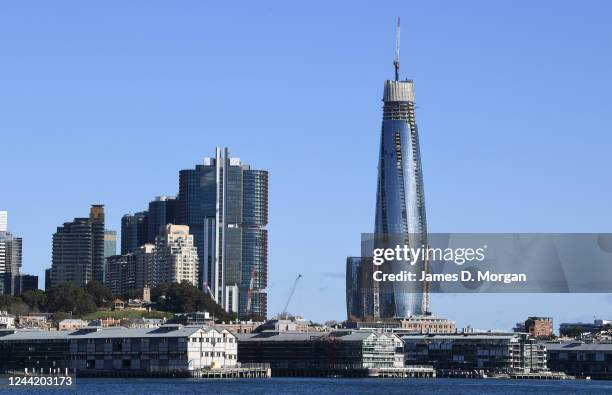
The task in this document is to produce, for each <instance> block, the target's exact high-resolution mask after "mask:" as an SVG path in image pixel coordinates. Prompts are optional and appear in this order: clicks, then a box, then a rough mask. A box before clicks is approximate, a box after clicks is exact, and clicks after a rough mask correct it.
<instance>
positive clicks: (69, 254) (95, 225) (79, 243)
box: [49, 205, 104, 288]
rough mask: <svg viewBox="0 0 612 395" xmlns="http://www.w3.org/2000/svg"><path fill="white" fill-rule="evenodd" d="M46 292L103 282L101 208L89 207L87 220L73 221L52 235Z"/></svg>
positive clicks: (102, 223) (102, 214)
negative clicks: (92, 282)
mask: <svg viewBox="0 0 612 395" xmlns="http://www.w3.org/2000/svg"><path fill="white" fill-rule="evenodd" d="M49 277H50V278H49V280H50V284H49V288H53V287H57V286H58V285H60V284H65V283H70V284H73V285H76V286H84V285H86V284H87V283H88V282H90V281H92V280H96V281H99V282H103V281H104V206H103V205H92V207H91V210H90V214H89V217H87V218H75V219H74V220H73V221H72V222H66V223H64V224H63V225H62V226H60V227H58V228H57V231H56V232H55V233H54V234H53V253H52V261H51V270H50V273H49Z"/></svg>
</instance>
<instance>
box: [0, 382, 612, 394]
mask: <svg viewBox="0 0 612 395" xmlns="http://www.w3.org/2000/svg"><path fill="white" fill-rule="evenodd" d="M75 390H76V391H62V390H49V391H45V390H44V389H41V388H40V387H39V388H34V389H23V388H22V389H21V390H12V391H10V390H6V389H5V390H4V391H3V392H2V393H18V394H29V393H31V394H40V393H41V392H47V393H51V394H59V393H71V394H74V393H78V394H95V395H99V394H102V393H106V394H147V395H152V394H166V395H167V394H197V393H204V394H236V395H238V394H249V395H259V394H274V395H283V394H292V395H293V394H297V395H301V394H351V395H359V394H377V395H394V394H402V395H404V394H522V395H525V394H539V395H542V394H555V393H564V394H581V395H587V394H603V393H612V381H594V380H593V381H587V380H568V381H552V380H551V381H547V380H497V379H440V378H438V379H340V378H271V379H85V378H82V379H77V382H76V388H75Z"/></svg>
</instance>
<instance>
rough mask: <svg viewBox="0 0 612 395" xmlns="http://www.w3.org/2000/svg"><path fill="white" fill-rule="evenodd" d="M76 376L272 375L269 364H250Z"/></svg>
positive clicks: (94, 372) (80, 374)
mask: <svg viewBox="0 0 612 395" xmlns="http://www.w3.org/2000/svg"><path fill="white" fill-rule="evenodd" d="M76 374H77V376H78V377H109V378H116V377H122V378H124V377H135V378H136V377H148V378H201V379H237V378H269V377H271V376H272V373H271V370H270V365H268V364H252V365H247V366H244V365H243V366H236V367H228V368H211V369H193V370H180V371H177V370H155V371H145V370H77V372H76Z"/></svg>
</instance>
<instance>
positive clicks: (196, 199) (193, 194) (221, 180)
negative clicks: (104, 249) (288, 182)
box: [177, 148, 268, 318]
mask: <svg viewBox="0 0 612 395" xmlns="http://www.w3.org/2000/svg"><path fill="white" fill-rule="evenodd" d="M179 175H180V178H179V195H178V201H177V222H178V223H180V224H185V225H188V226H189V228H190V232H191V234H193V235H194V238H195V244H196V246H197V250H198V257H199V262H200V270H199V279H198V284H199V286H200V288H202V289H203V290H205V291H207V292H210V294H211V296H212V297H213V298H214V299H215V300H216V301H217V303H219V304H220V305H221V306H223V307H224V308H225V309H226V310H227V311H230V312H237V313H238V316H239V317H240V318H244V317H246V316H249V315H258V316H266V315H267V294H266V292H265V288H266V287H267V266H268V256H267V251H268V234H267V229H265V227H266V225H267V223H268V173H267V171H263V170H254V169H251V168H250V166H248V165H244V164H242V163H241V162H240V159H239V158H232V157H230V156H229V151H228V149H227V148H226V149H225V152H224V153H222V151H221V149H220V148H217V149H216V154H215V157H214V158H205V159H204V163H203V164H202V165H196V167H195V169H189V170H181V171H180V174H179Z"/></svg>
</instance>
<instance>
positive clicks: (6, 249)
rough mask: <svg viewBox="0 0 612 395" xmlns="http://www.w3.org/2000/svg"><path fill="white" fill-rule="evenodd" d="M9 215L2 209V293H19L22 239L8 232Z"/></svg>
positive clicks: (0, 251) (0, 278)
mask: <svg viewBox="0 0 612 395" xmlns="http://www.w3.org/2000/svg"><path fill="white" fill-rule="evenodd" d="M7 223H8V215H7V212H6V211H0V229H4V230H0V295H2V294H5V295H16V294H19V293H20V291H19V284H18V283H17V281H18V280H17V279H18V276H19V275H20V273H21V265H22V244H23V242H22V239H21V237H16V236H14V235H13V234H11V233H10V232H8V226H7Z"/></svg>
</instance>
